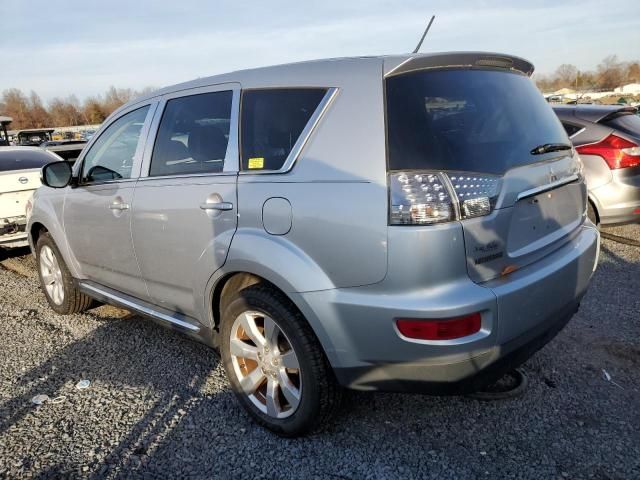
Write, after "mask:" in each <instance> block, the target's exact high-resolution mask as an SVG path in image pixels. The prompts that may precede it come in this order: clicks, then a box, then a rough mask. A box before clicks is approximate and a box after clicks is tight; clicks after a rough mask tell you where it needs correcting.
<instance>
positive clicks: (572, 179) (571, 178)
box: [516, 175, 579, 202]
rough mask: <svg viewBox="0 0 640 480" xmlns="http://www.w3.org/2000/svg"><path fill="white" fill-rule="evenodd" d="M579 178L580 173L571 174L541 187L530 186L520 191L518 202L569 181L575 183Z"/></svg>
mask: <svg viewBox="0 0 640 480" xmlns="http://www.w3.org/2000/svg"><path fill="white" fill-rule="evenodd" d="M578 178H579V177H578V175H569V176H568V177H564V178H561V179H560V180H556V181H555V182H551V183H547V184H545V185H540V186H539V187H534V188H530V189H529V190H525V191H523V192H520V193H519V194H518V196H517V197H516V202H517V201H519V200H522V199H523V198H529V197H533V196H535V195H538V194H540V193H544V192H548V191H549V190H553V189H554V188H558V187H561V186H563V185H566V184H568V183H573V182H575V181H576V180H578Z"/></svg>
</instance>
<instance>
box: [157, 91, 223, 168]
mask: <svg viewBox="0 0 640 480" xmlns="http://www.w3.org/2000/svg"><path fill="white" fill-rule="evenodd" d="M232 98H233V92H232V91H231V90H226V91H223V92H212V93H203V94H200V95H190V96H188V97H180V98H174V99H172V100H169V101H168V102H167V106H166V108H165V110H164V113H163V114H162V120H161V121H160V127H159V128H158V135H157V137H156V143H155V145H154V146H153V154H152V156H151V168H150V170H149V175H151V176H158V175H181V174H190V173H219V172H222V170H223V168H224V159H225V156H226V154H227V146H228V144H229V128H230V124H231V100H232Z"/></svg>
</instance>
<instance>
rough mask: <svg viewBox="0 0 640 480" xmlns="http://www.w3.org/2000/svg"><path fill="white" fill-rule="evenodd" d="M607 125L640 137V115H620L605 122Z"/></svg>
mask: <svg viewBox="0 0 640 480" xmlns="http://www.w3.org/2000/svg"><path fill="white" fill-rule="evenodd" d="M605 125H607V126H609V127H612V128H615V129H617V130H620V131H621V132H622V133H626V134H627V135H631V136H633V137H636V138H640V117H638V116H637V115H634V114H632V113H627V114H624V115H619V116H617V117H615V118H613V119H612V120H609V121H607V122H605Z"/></svg>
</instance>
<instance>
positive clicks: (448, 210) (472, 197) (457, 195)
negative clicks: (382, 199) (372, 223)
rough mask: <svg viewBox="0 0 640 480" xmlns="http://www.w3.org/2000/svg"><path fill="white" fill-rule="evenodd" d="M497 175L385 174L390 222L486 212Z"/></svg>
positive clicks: (493, 195)
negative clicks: (389, 204)
mask: <svg viewBox="0 0 640 480" xmlns="http://www.w3.org/2000/svg"><path fill="white" fill-rule="evenodd" d="M499 192H500V177H498V176H495V175H485V174H477V173H465V172H461V173H458V172H452V173H445V172H417V171H412V172H393V173H390V174H389V193H390V201H391V208H390V218H389V223H390V224H391V225H431V224H434V223H443V222H450V221H452V220H460V219H465V218H472V217H480V216H483V215H488V214H489V213H491V210H492V208H493V206H494V204H495V200H496V198H497V197H498V193H499Z"/></svg>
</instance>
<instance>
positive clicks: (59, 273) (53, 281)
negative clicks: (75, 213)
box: [36, 232, 93, 315]
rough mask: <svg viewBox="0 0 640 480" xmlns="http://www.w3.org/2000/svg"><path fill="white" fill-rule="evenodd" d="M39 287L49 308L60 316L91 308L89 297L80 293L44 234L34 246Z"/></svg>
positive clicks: (47, 235)
mask: <svg viewBox="0 0 640 480" xmlns="http://www.w3.org/2000/svg"><path fill="white" fill-rule="evenodd" d="M36 262H37V265H38V276H39V277H40V285H41V286H42V291H43V292H44V295H45V297H46V298H47V302H49V305H50V306H51V308H52V309H53V310H54V311H55V312H56V313H59V314H61V315H70V314H72V313H80V312H84V311H85V310H87V309H89V308H90V307H91V304H92V302H93V300H92V299H91V297H89V296H87V295H85V294H83V293H81V292H80V289H78V287H77V286H76V285H75V282H74V281H73V277H72V276H71V273H70V272H69V269H68V268H67V265H66V264H65V263H64V260H63V259H62V255H60V250H58V247H57V246H56V244H55V242H54V241H53V238H51V235H49V234H48V233H46V232H44V233H42V234H41V235H40V237H39V238H38V242H37V244H36Z"/></svg>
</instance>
